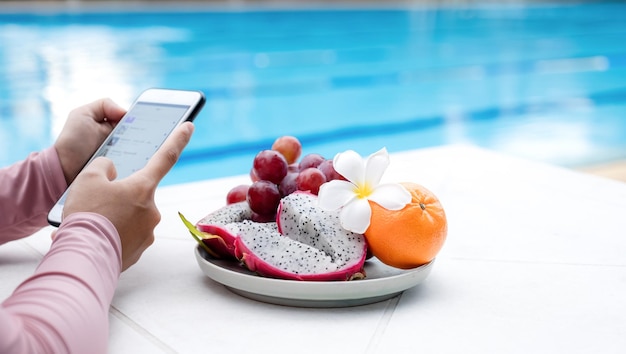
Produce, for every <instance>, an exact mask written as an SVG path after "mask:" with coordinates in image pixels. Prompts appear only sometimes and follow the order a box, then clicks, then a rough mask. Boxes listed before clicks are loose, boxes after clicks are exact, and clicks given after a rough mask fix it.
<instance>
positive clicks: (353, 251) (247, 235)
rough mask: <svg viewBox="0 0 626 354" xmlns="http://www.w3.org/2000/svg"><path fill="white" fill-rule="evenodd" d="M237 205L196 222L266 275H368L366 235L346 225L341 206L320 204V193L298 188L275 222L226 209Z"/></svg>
mask: <svg viewBox="0 0 626 354" xmlns="http://www.w3.org/2000/svg"><path fill="white" fill-rule="evenodd" d="M237 204H239V203H237ZM232 205H235V204H231V205H229V206H226V207H224V208H221V209H219V210H217V211H216V212H214V213H212V214H209V215H208V216H207V217H205V218H204V219H202V220H201V221H200V222H198V224H197V227H198V229H200V230H202V231H203V232H206V233H210V234H213V235H211V236H214V235H215V234H217V235H218V236H219V237H218V239H222V241H221V242H223V244H224V245H226V248H225V249H227V250H228V254H233V255H234V256H235V257H236V258H237V259H239V260H240V261H241V262H242V263H243V264H244V265H245V266H246V267H247V268H248V269H250V270H251V271H254V272H257V273H258V274H261V275H264V276H267V277H274V278H282V279H293V280H312V281H326V280H352V279H359V278H363V277H364V276H365V273H364V270H363V266H364V262H365V259H366V255H367V244H366V242H365V238H364V236H363V235H361V234H355V233H352V232H350V231H347V230H345V229H343V228H342V227H341V226H340V224H339V215H338V212H336V211H326V210H323V209H321V208H320V207H318V206H317V196H315V195H313V194H310V193H304V192H297V193H292V194H290V195H288V196H286V197H284V198H283V199H282V200H281V202H280V206H279V208H278V214H277V222H276V223H275V222H269V223H257V222H253V221H251V220H249V217H246V215H244V216H241V215H242V214H238V212H233V213H229V212H226V211H227V210H228V209H229V207H230V208H231V209H234V210H240V208H242V207H241V206H236V207H231V206H232ZM211 239H212V238H211ZM204 242H205V244H207V245H208V242H207V241H204ZM211 242H213V241H211ZM209 247H211V246H210V245H209ZM214 251H216V252H218V250H214ZM222 251H224V250H221V251H219V253H221V252H222ZM231 252H232V253H231Z"/></svg>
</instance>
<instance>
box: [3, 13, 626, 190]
mask: <svg viewBox="0 0 626 354" xmlns="http://www.w3.org/2000/svg"><path fill="white" fill-rule="evenodd" d="M1 6H2V5H0V165H6V164H9V163H11V162H14V161H16V160H19V159H22V158H23V157H24V156H26V154H27V153H28V152H29V151H33V150H39V149H41V148H43V147H46V146H48V145H50V144H51V143H52V141H54V137H55V136H56V134H58V131H59V130H60V129H61V127H62V124H63V120H64V119H65V117H66V116H67V113H68V112H69V111H70V110H71V108H73V107H75V106H77V105H80V104H82V103H85V102H88V101H90V100H93V99H96V98H99V97H103V96H109V97H111V98H113V99H114V100H115V101H117V102H118V103H120V104H122V105H128V104H130V102H131V101H132V99H133V98H134V97H135V96H136V95H138V94H139V92H140V91H143V90H144V89H145V88H148V87H172V88H184V89H198V90H202V91H203V92H204V93H205V94H206V96H207V99H208V101H207V105H206V106H205V108H204V110H203V111H202V112H201V114H200V115H199V116H198V118H197V121H196V122H197V123H196V126H197V129H196V133H195V135H194V137H193V139H192V141H191V143H190V145H189V146H188V148H187V149H186V151H185V153H184V154H183V156H182V157H181V160H180V161H179V164H178V165H177V166H176V167H175V169H174V170H173V171H172V172H171V173H170V175H168V176H167V177H166V179H165V180H164V182H163V183H164V184H173V183H181V182H189V181H194V180H200V179H207V178H216V177H223V176H229V175H234V174H245V173H248V171H249V169H250V166H251V161H252V158H253V156H254V155H255V154H256V152H258V151H259V150H260V149H264V148H268V147H269V146H270V145H271V142H272V141H273V140H274V139H275V138H276V137H278V136H280V135H285V134H289V135H295V136H297V137H299V138H300V139H301V141H302V143H303V145H304V153H307V152H319V153H322V154H323V155H325V156H328V157H332V156H333V155H334V154H335V153H336V152H339V151H343V150H346V149H354V150H357V151H358V152H360V153H362V154H369V153H371V152H373V151H375V150H378V149H379V148H381V147H382V146H386V147H387V148H388V149H389V150H390V151H392V152H393V151H401V150H408V149H416V148H422V147H430V146H437V145H442V144H456V143H469V144H475V145H478V146H482V147H486V148H490V149H494V150H497V151H502V152H505V153H510V154H515V155H519V156H522V157H527V158H532V159H538V160H542V161H547V162H550V163H556V164H560V165H563V166H579V165H584V164H590V163H597V162H604V161H609V160H613V159H618V158H624V157H626V48H625V47H624V45H623V42H624V41H623V38H625V37H626V4H620V3H611V2H607V3H602V2H593V3H587V4H585V3H582V4H564V5H563V4H561V5H555V4H542V3H532V4H526V5H519V4H518V5H473V6H467V5H462V6H443V7H428V6H413V7H402V6H389V7H387V8H384V7H381V6H378V7H376V6H369V7H367V8H364V7H361V8H359V7H349V6H344V7H341V8H338V7H335V8H328V9H310V8H309V9H294V8H292V9H277V8H275V7H274V8H268V9H260V8H255V9H249V10H243V9H229V8H216V7H208V6H205V7H202V6H199V5H197V6H194V7H189V8H183V9H182V10H181V9H178V10H174V9H170V8H167V7H164V8H163V9H154V8H153V9H151V10H142V9H140V8H137V7H128V8H126V9H119V8H118V9H109V8H98V7H85V8H64V7H44V8H38V9H33V8H27V9H19V8H17V9H16V8H10V9H7V8H2V7H1ZM416 163H419V162H418V161H416Z"/></svg>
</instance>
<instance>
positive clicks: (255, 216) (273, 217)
mask: <svg viewBox="0 0 626 354" xmlns="http://www.w3.org/2000/svg"><path fill="white" fill-rule="evenodd" d="M250 220H252V221H254V222H272V221H276V215H261V214H257V213H255V212H252V216H251V217H250Z"/></svg>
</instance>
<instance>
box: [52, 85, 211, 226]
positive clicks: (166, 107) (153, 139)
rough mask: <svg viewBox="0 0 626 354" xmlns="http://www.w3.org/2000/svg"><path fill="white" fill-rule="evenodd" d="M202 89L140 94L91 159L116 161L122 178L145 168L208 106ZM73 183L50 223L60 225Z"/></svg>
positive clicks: (168, 90)
mask: <svg viewBox="0 0 626 354" xmlns="http://www.w3.org/2000/svg"><path fill="white" fill-rule="evenodd" d="M204 102H205V98H204V94H203V93H202V92H200V91H184V90H171V89H157V88H153V89H148V90H146V91H144V92H142V93H141V95H139V97H138V98H137V99H136V100H135V102H134V103H133V104H132V105H131V107H130V109H129V110H128V112H127V113H126V114H125V115H124V117H123V118H122V119H121V120H120V121H119V122H118V124H117V125H116V126H115V128H114V129H113V130H112V131H111V134H109V136H108V137H107V138H106V139H105V140H104V142H103V143H102V145H101V146H100V147H99V148H98V149H97V150H96V152H95V153H94V154H93V156H92V157H91V158H90V159H89V161H88V162H87V164H85V166H87V165H88V164H89V163H90V162H91V161H93V160H94V159H95V158H97V157H99V156H104V157H107V158H109V159H111V160H112V161H113V164H114V165H115V168H116V170H117V178H118V179H121V178H124V177H127V176H129V175H131V174H132V173H133V172H135V171H137V170H139V169H141V168H143V167H144V166H145V165H146V164H147V163H148V160H150V157H152V155H153V154H154V153H155V152H156V151H157V150H158V149H159V147H160V146H161V145H162V144H163V142H164V141H165V139H167V137H168V136H169V135H170V134H171V133H172V131H173V130H174V128H176V127H177V126H178V125H180V124H182V123H183V122H185V121H193V120H194V119H195V117H196V115H197V114H198V112H200V110H201V109H202V107H203V106H204ZM70 188H71V186H69V187H68V189H67V190H66V191H65V193H63V195H62V196H61V198H60V199H59V201H57V203H56V204H55V205H54V207H52V209H51V210H50V212H49V213H48V223H50V225H53V226H57V227H58V226H59V225H60V224H61V220H62V217H63V205H64V204H65V199H66V198H67V194H68V191H69V189H70Z"/></svg>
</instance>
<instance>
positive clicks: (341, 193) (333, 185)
mask: <svg viewBox="0 0 626 354" xmlns="http://www.w3.org/2000/svg"><path fill="white" fill-rule="evenodd" d="M317 197H318V198H317V202H318V205H319V206H320V207H321V208H322V209H326V210H336V209H339V208H341V207H342V206H344V205H346V204H348V203H349V202H350V200H352V199H354V198H356V194H354V185H353V184H352V183H350V182H348V181H342V180H332V181H330V182H326V183H324V184H322V185H321V186H320V190H319V192H318V193H317Z"/></svg>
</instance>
